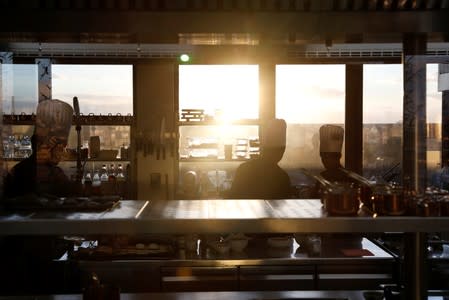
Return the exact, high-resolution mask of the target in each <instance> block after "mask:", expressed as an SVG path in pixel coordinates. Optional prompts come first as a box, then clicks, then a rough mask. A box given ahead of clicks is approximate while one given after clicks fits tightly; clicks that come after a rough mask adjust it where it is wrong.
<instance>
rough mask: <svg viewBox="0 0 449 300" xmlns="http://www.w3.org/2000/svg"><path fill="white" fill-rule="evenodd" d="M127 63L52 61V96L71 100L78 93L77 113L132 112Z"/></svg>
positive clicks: (129, 67)
mask: <svg viewBox="0 0 449 300" xmlns="http://www.w3.org/2000/svg"><path fill="white" fill-rule="evenodd" d="M132 87H133V77H132V66H130V65H56V64H55V65H52V94H53V98H55V99H61V100H62V101H66V102H68V103H69V104H72V99H73V97H74V96H77V97H78V100H79V103H80V111H81V113H83V114H85V115H88V114H91V113H92V114H95V115H99V114H102V115H107V114H113V115H116V114H118V113H120V114H122V115H126V114H132V113H133V101H132V100H133V88H132Z"/></svg>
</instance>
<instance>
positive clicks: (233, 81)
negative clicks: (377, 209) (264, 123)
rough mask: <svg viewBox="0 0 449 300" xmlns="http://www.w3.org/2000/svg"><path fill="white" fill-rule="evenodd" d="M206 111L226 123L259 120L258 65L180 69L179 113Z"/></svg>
mask: <svg viewBox="0 0 449 300" xmlns="http://www.w3.org/2000/svg"><path fill="white" fill-rule="evenodd" d="M188 108H189V109H204V113H205V114H207V115H210V116H215V117H217V116H218V114H221V118H223V119H224V120H239V119H257V118H258V117H259V67H258V66H257V65H180V66H179V109H180V112H181V110H182V109H188Z"/></svg>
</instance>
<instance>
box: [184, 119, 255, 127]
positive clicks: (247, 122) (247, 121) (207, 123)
mask: <svg viewBox="0 0 449 300" xmlns="http://www.w3.org/2000/svg"><path fill="white" fill-rule="evenodd" d="M259 124H260V120H258V119H241V120H235V121H231V122H229V123H226V125H254V126H256V125H259ZM222 125H225V124H223V123H222V122H220V121H217V120H210V121H207V120H206V121H178V126H222Z"/></svg>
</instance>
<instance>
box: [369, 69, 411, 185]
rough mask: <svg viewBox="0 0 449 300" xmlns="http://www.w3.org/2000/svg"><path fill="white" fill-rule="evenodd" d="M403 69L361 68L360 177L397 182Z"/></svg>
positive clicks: (399, 162)
mask: <svg viewBox="0 0 449 300" xmlns="http://www.w3.org/2000/svg"><path fill="white" fill-rule="evenodd" d="M402 74H403V66H402V65H399V64H395V65H377V64H376V65H364V66H363V175H364V176H365V177H367V178H369V179H375V178H376V177H378V179H380V178H383V179H384V180H386V181H399V180H400V170H401V161H402V104H403V93H404V92H403V75H402Z"/></svg>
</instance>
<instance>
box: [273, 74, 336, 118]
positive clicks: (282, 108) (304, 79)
mask: <svg viewBox="0 0 449 300" xmlns="http://www.w3.org/2000/svg"><path fill="white" fill-rule="evenodd" d="M344 103H345V66H344V65H278V66H276V117H278V118H283V119H285V120H286V122H287V123H293V124H323V123H337V124H343V123H344V119H345V116H344V111H345V107H344Z"/></svg>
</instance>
